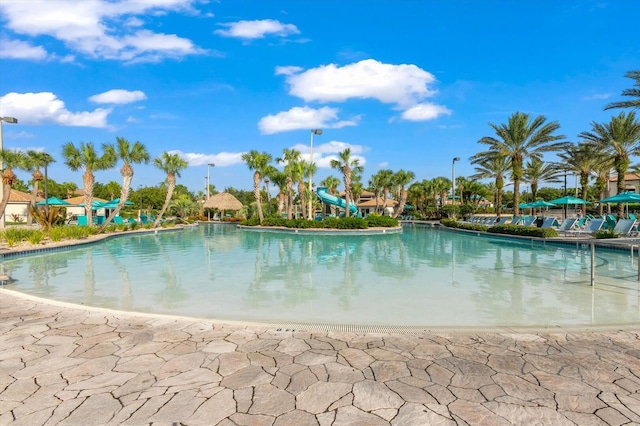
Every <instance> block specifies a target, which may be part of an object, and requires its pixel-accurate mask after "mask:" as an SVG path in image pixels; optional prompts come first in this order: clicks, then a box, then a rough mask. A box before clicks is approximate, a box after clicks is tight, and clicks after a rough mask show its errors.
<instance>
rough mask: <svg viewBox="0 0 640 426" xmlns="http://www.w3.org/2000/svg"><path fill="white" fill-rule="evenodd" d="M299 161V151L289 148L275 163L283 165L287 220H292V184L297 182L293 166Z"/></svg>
mask: <svg viewBox="0 0 640 426" xmlns="http://www.w3.org/2000/svg"><path fill="white" fill-rule="evenodd" d="M301 159H302V157H301V154H300V151H298V150H295V149H289V148H285V149H284V150H283V155H282V157H278V158H276V163H278V164H284V165H285V166H284V174H285V180H286V182H285V186H286V195H287V219H289V220H291V219H292V218H293V183H294V182H295V181H296V180H297V176H295V172H296V167H295V164H296V163H297V162H299V161H301Z"/></svg>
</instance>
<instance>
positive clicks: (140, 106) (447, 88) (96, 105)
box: [0, 0, 640, 192]
mask: <svg viewBox="0 0 640 426" xmlns="http://www.w3.org/2000/svg"><path fill="white" fill-rule="evenodd" d="M633 16H636V17H637V16H640V2H638V1H635V0H628V1H625V0H616V1H610V2H603V1H584V0H581V1H545V0H542V1H475V2H472V1H455V0H448V1H444V0H442V1H437V0H433V1H409V0H406V1H391V0H389V1H387V0H377V1H364V0H357V1H356V0H354V1H340V2H339V1H335V0H324V1H319V0H305V1H294V0H290V1H265V0H256V1H240V0H234V1H229V0H220V1H201V0H130V1H125V0H122V1H106V0H76V1H71V0H42V1H39V0H3V1H2V2H1V3H0V116H11V117H16V118H18V119H19V123H18V124H17V125H13V124H7V123H4V125H3V136H4V137H3V139H4V148H5V149H11V148H19V149H25V150H26V149H38V150H45V151H47V152H49V153H50V154H52V155H53V156H54V157H55V158H56V159H57V163H56V164H53V165H51V166H50V168H49V175H50V176H51V177H52V178H53V179H55V180H56V181H58V182H64V181H74V182H76V183H78V184H79V185H80V184H81V173H79V172H75V173H74V172H71V171H69V170H68V169H67V168H66V167H65V166H64V164H63V158H62V154H61V150H62V145H63V144H64V143H66V142H69V141H71V142H74V143H76V144H77V143H79V142H93V143H94V144H96V146H98V147H99V146H100V145H101V144H102V143H112V142H115V139H116V137H117V136H121V137H124V138H127V139H129V140H130V141H136V140H138V141H140V142H142V143H144V144H145V145H146V146H147V148H148V150H149V152H150V154H151V156H152V157H156V156H158V155H160V154H161V153H162V152H163V151H175V152H179V153H180V155H182V156H183V157H184V158H185V159H187V160H188V161H189V167H188V169H187V170H185V171H184V172H183V173H182V177H181V178H179V180H178V183H182V184H184V185H186V186H187V187H189V189H191V190H192V191H194V192H196V191H198V190H204V187H205V178H206V176H207V172H208V169H209V171H210V177H211V183H212V184H214V185H216V188H217V189H218V190H222V189H224V188H226V187H229V186H233V187H235V188H240V189H250V188H251V187H252V173H251V172H250V171H249V170H248V168H247V167H246V165H245V164H244V163H243V162H242V160H241V158H240V156H241V154H242V153H243V152H247V151H249V150H251V149H256V150H259V151H266V152H269V153H271V154H272V155H273V156H274V158H275V157H279V156H281V155H282V151H283V149H284V148H296V149H299V150H300V151H301V152H302V153H303V154H305V155H307V156H308V154H309V142H310V129H313V128H322V129H323V134H322V135H320V136H315V138H314V158H313V159H314V162H315V163H316V164H317V166H318V172H317V174H316V175H315V177H314V182H315V183H317V182H319V181H320V180H322V179H324V178H325V177H326V176H327V175H329V174H332V175H334V176H340V175H339V173H338V172H337V171H336V170H332V169H330V167H329V163H330V160H331V159H332V158H336V154H337V153H338V152H340V151H342V150H343V149H344V148H346V147H350V148H351V150H352V154H353V155H354V156H357V158H359V159H360V161H361V164H363V165H364V168H365V173H364V179H363V181H364V183H365V185H366V183H367V181H368V180H369V177H370V176H371V175H372V174H374V173H376V172H377V171H378V170H380V169H381V168H390V169H392V170H394V171H397V170H399V169H405V170H410V171H413V172H414V173H415V175H416V179H417V180H421V179H431V178H434V177H437V176H446V177H450V176H451V161H452V158H453V157H456V156H457V157H461V161H460V162H458V163H456V175H462V176H468V175H471V174H473V172H474V169H473V166H471V165H470V164H469V161H468V159H469V157H470V156H471V155H473V154H475V153H477V152H479V151H481V150H482V149H483V146H481V145H479V144H478V143H477V141H478V140H479V139H480V138H481V137H483V136H492V132H491V129H490V128H489V126H488V123H489V122H493V123H504V122H506V120H507V118H508V116H509V115H511V114H512V113H514V112H517V111H522V112H526V113H529V114H531V115H534V116H537V115H544V116H545V117H547V119H549V120H552V121H558V122H559V123H560V125H561V133H562V134H564V135H566V137H567V140H569V141H573V142H577V135H578V133H580V132H581V131H585V130H590V128H591V126H590V123H591V122H592V121H596V122H605V121H608V120H609V119H610V117H611V116H612V115H614V114H617V113H618V111H603V107H604V106H605V105H606V104H607V103H609V102H612V101H616V100H621V99H622V98H621V96H620V93H621V92H622V90H623V89H625V88H629V87H631V86H632V81H631V80H629V79H627V78H624V74H625V73H626V72H627V71H629V70H632V69H638V68H640V38H639V36H638V29H637V26H636V25H634V23H633V22H632V21H633V20H631V21H630V19H629V18H630V17H633ZM549 159H551V158H549ZM208 163H215V167H212V168H208V167H207V164H208ZM118 170H119V166H118V167H117V168H116V169H114V170H111V171H108V172H99V173H97V179H98V181H100V182H103V183H106V182H108V181H109V180H115V181H117V182H120V180H121V179H120V174H119V171H118ZM18 176H19V177H20V178H22V179H23V180H27V179H28V175H27V174H26V173H24V172H19V173H18ZM164 177H165V176H164V175H163V173H162V172H161V171H160V170H157V169H155V168H154V167H153V166H152V165H146V166H145V165H138V166H135V176H134V182H133V187H134V188H136V187H138V186H139V185H144V186H147V185H156V184H158V183H159V182H161V181H162V180H164Z"/></svg>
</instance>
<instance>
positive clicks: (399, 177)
mask: <svg viewBox="0 0 640 426" xmlns="http://www.w3.org/2000/svg"><path fill="white" fill-rule="evenodd" d="M415 178H416V175H415V173H413V172H410V171H405V170H402V169H400V170H398V171H397V172H396V173H395V174H394V175H393V181H394V182H395V184H396V185H397V186H398V187H399V188H400V203H399V204H398V206H397V207H396V211H395V212H394V213H393V217H398V216H399V215H400V213H402V210H404V206H405V205H406V204H407V185H409V184H410V183H411V181H412V180H414V179H415Z"/></svg>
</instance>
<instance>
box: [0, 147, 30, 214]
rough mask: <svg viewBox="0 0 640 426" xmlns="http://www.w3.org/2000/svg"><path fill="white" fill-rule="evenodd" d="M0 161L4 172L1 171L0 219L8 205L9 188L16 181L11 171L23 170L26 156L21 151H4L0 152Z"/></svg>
mask: <svg viewBox="0 0 640 426" xmlns="http://www.w3.org/2000/svg"><path fill="white" fill-rule="evenodd" d="M0 160H1V161H2V163H4V170H3V171H2V201H0V218H1V217H2V216H4V213H5V210H6V208H7V204H9V196H10V195H11V188H13V184H14V183H15V182H16V181H17V180H18V177H17V176H16V174H15V173H14V172H13V170H14V169H23V168H24V166H25V160H26V155H25V154H24V153H23V152H22V151H9V150H6V149H5V150H1V151H0ZM0 223H4V222H0Z"/></svg>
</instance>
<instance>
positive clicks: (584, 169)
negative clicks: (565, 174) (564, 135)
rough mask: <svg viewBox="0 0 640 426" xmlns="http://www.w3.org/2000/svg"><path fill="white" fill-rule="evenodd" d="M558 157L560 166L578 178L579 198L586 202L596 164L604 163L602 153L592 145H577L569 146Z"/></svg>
mask: <svg viewBox="0 0 640 426" xmlns="http://www.w3.org/2000/svg"><path fill="white" fill-rule="evenodd" d="M558 157H559V158H560V159H561V160H562V165H563V166H564V167H567V170H571V171H573V172H575V173H577V174H578V175H579V176H580V188H581V191H580V193H581V195H580V198H582V199H583V200H586V199H587V194H588V190H589V178H590V177H591V175H592V174H593V173H594V172H595V170H596V168H597V167H598V164H600V163H602V162H604V161H605V156H604V155H603V152H602V151H600V150H599V149H596V148H595V147H594V146H593V145H592V144H588V143H579V144H577V145H571V146H569V147H568V148H567V150H566V151H565V152H562V153H560V154H558ZM607 168H608V169H611V165H608V167H607ZM602 198H604V197H602Z"/></svg>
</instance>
